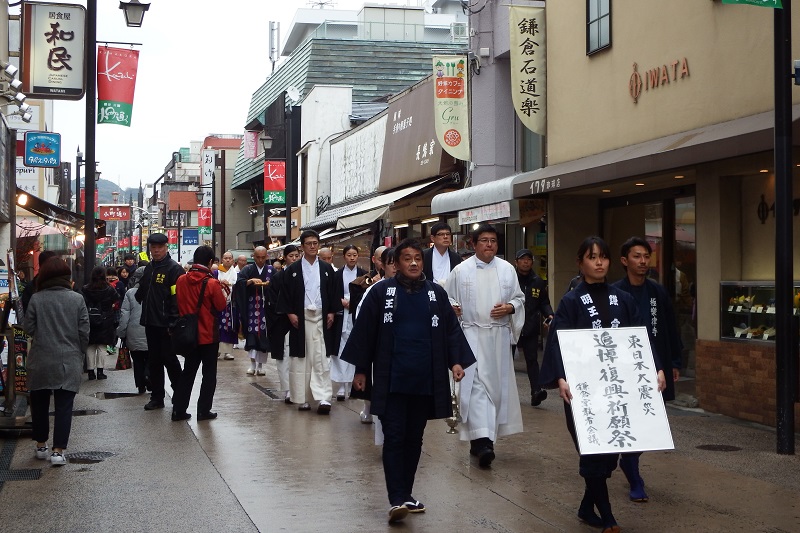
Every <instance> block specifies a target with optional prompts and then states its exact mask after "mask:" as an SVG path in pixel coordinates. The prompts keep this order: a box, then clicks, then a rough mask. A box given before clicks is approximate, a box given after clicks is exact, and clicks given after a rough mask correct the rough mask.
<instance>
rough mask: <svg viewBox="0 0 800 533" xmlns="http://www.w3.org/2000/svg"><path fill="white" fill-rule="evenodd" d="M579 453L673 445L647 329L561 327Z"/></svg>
mask: <svg viewBox="0 0 800 533" xmlns="http://www.w3.org/2000/svg"><path fill="white" fill-rule="evenodd" d="M557 334H558V342H559V344H560V346H561V356H562V359H563V360H564V370H565V372H566V376H567V383H569V386H570V390H571V392H572V402H571V406H572V415H573V417H574V419H575V432H576V433H577V435H578V447H579V449H580V451H581V455H592V454H599V453H622V452H641V451H647V450H672V449H674V448H675V445H674V443H673V441H672V433H671V432H670V429H669V420H668V419H667V412H666V408H665V407H664V400H663V398H662V397H661V393H660V392H658V378H657V374H656V365H655V363H654V361H653V352H652V350H651V348H650V339H649V338H648V336H647V330H646V329H645V328H643V327H636V328H610V329H573V330H559V331H558V332H557Z"/></svg>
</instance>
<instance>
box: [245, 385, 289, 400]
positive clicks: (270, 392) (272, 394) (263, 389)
mask: <svg viewBox="0 0 800 533" xmlns="http://www.w3.org/2000/svg"><path fill="white" fill-rule="evenodd" d="M250 385H252V386H253V387H255V388H257V389H258V390H260V391H261V392H263V393H264V394H266V395H267V396H269V397H270V398H272V399H273V400H280V399H282V398H281V397H280V396H278V394H277V393H276V392H275V391H274V390H272V389H268V388H266V387H264V386H263V385H259V384H258V383H251V384H250Z"/></svg>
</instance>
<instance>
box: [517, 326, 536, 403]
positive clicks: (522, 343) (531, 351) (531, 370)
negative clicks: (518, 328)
mask: <svg viewBox="0 0 800 533" xmlns="http://www.w3.org/2000/svg"><path fill="white" fill-rule="evenodd" d="M517 348H519V349H521V350H522V354H523V355H524V356H525V366H526V367H527V369H528V381H530V383H531V394H533V393H534V392H536V391H537V390H539V389H541V387H540V386H539V336H538V335H525V336H523V337H520V338H519V342H517Z"/></svg>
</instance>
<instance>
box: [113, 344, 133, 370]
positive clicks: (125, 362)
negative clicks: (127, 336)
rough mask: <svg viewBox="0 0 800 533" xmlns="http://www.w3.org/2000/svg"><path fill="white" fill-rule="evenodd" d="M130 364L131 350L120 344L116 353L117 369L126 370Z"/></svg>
mask: <svg viewBox="0 0 800 533" xmlns="http://www.w3.org/2000/svg"><path fill="white" fill-rule="evenodd" d="M131 366H132V363H131V352H130V350H128V348H127V347H126V346H121V347H120V348H119V352H118V354H117V370H128V369H129V368H131Z"/></svg>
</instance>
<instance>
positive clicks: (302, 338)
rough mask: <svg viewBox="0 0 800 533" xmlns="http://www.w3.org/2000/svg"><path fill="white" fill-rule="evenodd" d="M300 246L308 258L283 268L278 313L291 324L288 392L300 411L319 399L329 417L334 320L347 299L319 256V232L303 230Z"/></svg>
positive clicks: (304, 255) (329, 269)
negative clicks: (339, 292) (341, 293)
mask: <svg viewBox="0 0 800 533" xmlns="http://www.w3.org/2000/svg"><path fill="white" fill-rule="evenodd" d="M300 247H301V248H302V250H303V257H302V258H301V259H300V260H299V261H297V262H296V263H293V264H291V265H289V266H288V267H286V268H285V269H284V274H283V287H282V289H283V290H282V291H281V295H280V297H279V300H278V311H279V312H284V313H286V316H287V317H288V318H289V322H290V323H291V325H292V329H291V331H290V332H289V346H290V353H289V355H290V356H291V360H290V363H289V365H290V368H289V391H290V395H291V398H292V401H293V402H295V403H299V404H300V407H299V409H300V410H301V411H308V410H310V409H311V405H310V404H309V400H310V399H311V398H312V397H313V399H314V400H316V401H317V402H319V404H318V406H317V413H319V414H321V415H327V414H329V413H330V411H331V402H330V400H331V396H332V395H333V391H332V386H331V378H330V360H329V357H330V355H331V354H333V353H335V351H334V349H335V339H334V331H333V319H334V315H335V314H336V312H337V311H341V310H342V302H341V300H340V299H339V298H337V297H336V284H335V282H334V278H333V274H334V272H333V267H331V266H330V265H329V264H328V263H326V262H325V261H320V260H319V257H318V256H317V250H318V249H319V234H318V233H317V232H316V231H314V230H306V231H304V232H303V233H302V234H301V235H300Z"/></svg>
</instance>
